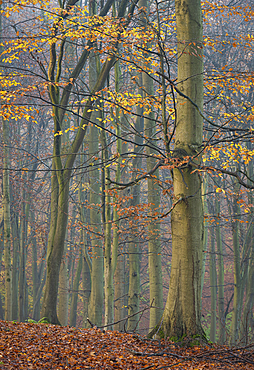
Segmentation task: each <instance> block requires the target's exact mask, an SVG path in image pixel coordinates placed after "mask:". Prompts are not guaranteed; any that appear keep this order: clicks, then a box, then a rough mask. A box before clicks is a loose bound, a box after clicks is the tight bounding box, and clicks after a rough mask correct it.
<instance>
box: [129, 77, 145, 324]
mask: <svg viewBox="0 0 254 370" xmlns="http://www.w3.org/2000/svg"><path fill="white" fill-rule="evenodd" d="M139 78H140V80H141V75H140V76H139ZM136 113H137V119H136V124H135V129H136V131H137V132H138V133H139V134H140V135H135V138H134V141H135V143H136V145H135V146H134V152H135V153H138V152H139V151H140V145H141V144H142V142H143V139H142V136H141V135H142V133H143V132H144V122H143V119H142V118H141V117H142V109H141V108H140V107H139V106H137V107H136ZM140 167H141V158H140V157H139V156H135V157H134V159H133V172H132V178H133V179H135V177H136V176H137V177H138V170H139V168H140ZM139 203H140V183H138V184H136V185H134V186H133V188H132V199H131V200H130V206H131V207H133V208H135V207H137V206H138V205H139ZM131 226H132V233H131V235H130V239H131V241H130V242H129V287H128V288H129V289H128V315H133V314H135V313H136V312H138V311H139V301H140V248H139V236H138V221H137V220H135V219H133V221H131ZM138 322H139V315H138V314H137V315H134V316H131V317H130V318H129V319H128V326H127V329H128V331H135V330H137V329H138Z"/></svg>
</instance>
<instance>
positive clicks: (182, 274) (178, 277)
mask: <svg viewBox="0 0 254 370" xmlns="http://www.w3.org/2000/svg"><path fill="white" fill-rule="evenodd" d="M175 5H176V23H177V44H178V84H177V87H178V97H177V124H176V131H175V148H174V152H173V154H174V157H176V158H178V159H179V160H182V159H183V158H184V157H185V156H190V157H193V156H195V155H197V153H198V150H199V148H200V145H201V143H202V135H203V119H202V117H201V115H200V113H199V111H198V109H197V108H196V106H198V107H199V109H200V110H201V111H202V106H203V58H202V41H203V32H202V14H201V4H200V0H185V1H183V0H177V1H176V2H175ZM187 97H188V98H187ZM193 103H194V104H193ZM195 105H196V106H195ZM199 161H200V158H199V157H196V158H195V159H193V162H190V163H189V164H188V165H186V166H182V167H178V168H175V169H174V171H173V186H174V202H175V203H176V205H175V207H174V209H173V212H172V219H171V229H172V268H171V277H170V284H169V292H168V299H167V303H166V307H165V310H164V314H163V321H162V329H163V332H164V335H165V336H166V337H176V338H181V337H182V336H183V335H186V336H188V337H192V336H195V335H200V336H203V330H202V327H201V312H200V300H201V272H202V257H203V255H202V248H203V207H202V199H201V179H200V177H199V175H198V173H197V172H194V173H193V170H194V169H195V167H196V164H197V163H199ZM194 162H195V163H194Z"/></svg>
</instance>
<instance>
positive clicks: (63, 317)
mask: <svg viewBox="0 0 254 370" xmlns="http://www.w3.org/2000/svg"><path fill="white" fill-rule="evenodd" d="M68 309H69V274H68V269H67V259H66V244H65V249H64V255H63V258H62V262H61V266H60V274H59V299H58V318H59V322H60V324H61V325H62V326H66V325H67V324H68Z"/></svg>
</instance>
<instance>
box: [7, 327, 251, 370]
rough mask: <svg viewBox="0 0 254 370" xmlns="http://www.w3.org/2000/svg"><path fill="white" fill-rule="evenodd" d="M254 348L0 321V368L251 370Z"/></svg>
mask: <svg viewBox="0 0 254 370" xmlns="http://www.w3.org/2000/svg"><path fill="white" fill-rule="evenodd" d="M253 368H254V343H253V344H249V345H248V346H245V347H234V348H229V347H227V346H219V345H205V346H193V347H186V346H184V347H183V346H181V345H178V344H177V343H174V342H172V341H169V340H160V341H158V340H151V339H147V338H145V337H141V336H139V335H136V334H128V333H120V332H117V331H104V330H101V329H98V328H96V327H94V328H92V329H80V328H75V327H68V326H67V327H60V326H55V325H50V324H34V323H16V322H12V321H0V369H20V370H21V369H44V370H46V369H54V370H58V369H125V370H127V369H140V370H145V369H151V370H152V369H157V370H158V369H193V370H194V369H253Z"/></svg>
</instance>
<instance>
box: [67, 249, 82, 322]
mask: <svg viewBox="0 0 254 370" xmlns="http://www.w3.org/2000/svg"><path fill="white" fill-rule="evenodd" d="M82 263H83V253H82V250H80V253H79V260H78V266H77V270H76V275H75V278H74V283H73V287H72V296H71V310H70V326H76V322H77V304H78V292H79V281H80V275H81V270H82Z"/></svg>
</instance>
